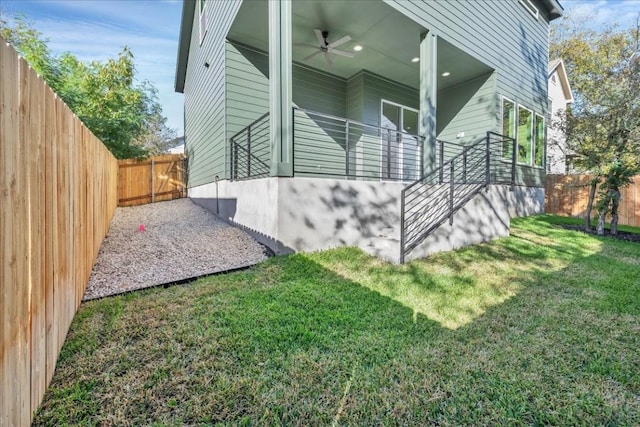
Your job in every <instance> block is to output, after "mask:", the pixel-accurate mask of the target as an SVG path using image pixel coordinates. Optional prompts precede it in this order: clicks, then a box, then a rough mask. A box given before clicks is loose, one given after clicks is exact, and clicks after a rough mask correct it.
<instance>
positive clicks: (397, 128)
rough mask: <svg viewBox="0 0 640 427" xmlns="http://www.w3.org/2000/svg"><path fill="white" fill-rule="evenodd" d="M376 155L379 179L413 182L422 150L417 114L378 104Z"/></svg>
mask: <svg viewBox="0 0 640 427" xmlns="http://www.w3.org/2000/svg"><path fill="white" fill-rule="evenodd" d="M380 124H381V126H382V128H383V131H382V132H383V135H382V147H381V153H380V172H381V175H382V179H385V180H393V181H415V180H416V179H418V177H419V176H420V157H421V153H422V147H420V144H419V141H420V139H419V138H418V136H417V135H418V111H417V110H414V109H412V108H409V107H405V106H403V105H399V104H395V103H392V102H388V101H382V117H381V120H380Z"/></svg>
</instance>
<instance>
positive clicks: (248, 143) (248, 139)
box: [247, 126, 251, 178]
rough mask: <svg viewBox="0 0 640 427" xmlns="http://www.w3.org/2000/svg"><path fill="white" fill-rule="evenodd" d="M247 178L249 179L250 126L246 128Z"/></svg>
mask: <svg viewBox="0 0 640 427" xmlns="http://www.w3.org/2000/svg"><path fill="white" fill-rule="evenodd" d="M247 178H251V126H249V127H248V128H247Z"/></svg>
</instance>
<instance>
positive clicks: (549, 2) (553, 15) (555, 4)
mask: <svg viewBox="0 0 640 427" xmlns="http://www.w3.org/2000/svg"><path fill="white" fill-rule="evenodd" d="M542 2H543V3H544V5H545V6H546V7H547V10H548V11H549V21H553V20H554V19H558V18H560V17H562V15H564V8H563V7H562V5H561V4H560V2H559V1H558V0H543V1H542Z"/></svg>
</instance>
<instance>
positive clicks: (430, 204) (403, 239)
mask: <svg viewBox="0 0 640 427" xmlns="http://www.w3.org/2000/svg"><path fill="white" fill-rule="evenodd" d="M451 145H452V146H455V145H457V144H451ZM445 146H446V142H440V141H439V142H438V147H437V148H436V157H437V158H438V163H437V167H436V168H435V169H434V170H432V171H431V172H429V173H427V174H426V175H424V176H423V177H422V178H420V179H419V180H417V181H415V182H413V183H412V184H410V185H408V186H407V187H405V188H404V189H403V190H402V193H401V213H400V222H401V231H400V262H401V263H404V259H405V256H406V255H407V254H408V253H409V252H411V251H412V250H413V249H415V248H416V247H417V246H418V245H419V244H420V243H422V242H423V241H424V240H425V239H426V237H427V236H428V235H429V234H431V233H432V232H433V231H435V230H436V229H437V228H438V227H440V226H441V225H442V224H443V223H444V222H446V221H447V220H448V221H449V224H453V216H454V214H455V213H456V212H457V211H458V210H459V209H461V208H462V207H464V205H466V204H467V203H468V202H469V201H470V200H471V199H472V198H473V197H474V196H476V195H477V194H478V193H479V192H480V191H481V190H482V189H484V188H487V186H488V185H489V184H491V183H506V182H507V180H508V181H509V183H510V184H511V185H512V186H513V184H514V182H515V160H514V158H513V157H514V156H513V155H512V154H511V153H512V152H514V151H515V147H516V144H515V140H514V139H513V138H509V137H506V136H503V135H499V134H497V133H494V132H487V135H486V137H485V138H483V139H482V140H480V141H479V142H477V143H475V144H473V145H469V146H461V147H460V149H461V151H460V152H459V153H458V154H454V155H452V157H450V158H449V159H448V160H446V161H445V160H444V158H443V157H444V155H443V153H445V150H444V147H445ZM445 154H446V153H445ZM505 156H509V157H511V158H510V159H508V158H507V157H505ZM509 163H510V164H509ZM505 166H509V167H508V168H506V170H507V171H508V172H505Z"/></svg>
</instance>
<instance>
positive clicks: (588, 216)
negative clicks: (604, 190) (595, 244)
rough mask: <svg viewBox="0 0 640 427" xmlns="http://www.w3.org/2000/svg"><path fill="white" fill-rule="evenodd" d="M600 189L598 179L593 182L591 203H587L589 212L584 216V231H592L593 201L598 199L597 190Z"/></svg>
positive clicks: (590, 193)
mask: <svg viewBox="0 0 640 427" xmlns="http://www.w3.org/2000/svg"><path fill="white" fill-rule="evenodd" d="M597 187H598V179H597V178H594V179H592V180H591V188H590V189H589V201H588V202H587V210H586V211H585V214H584V231H586V232H587V233H589V232H590V231H591V211H592V210H593V200H594V199H595V198H596V188H597Z"/></svg>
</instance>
